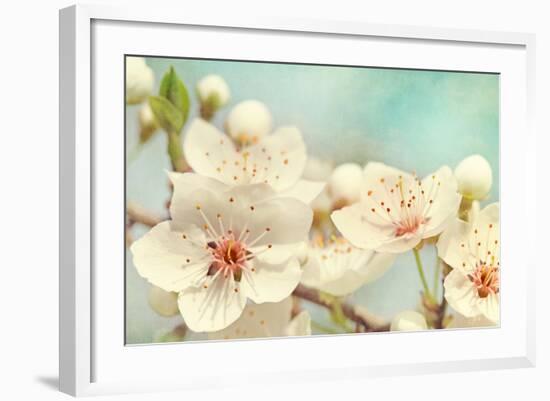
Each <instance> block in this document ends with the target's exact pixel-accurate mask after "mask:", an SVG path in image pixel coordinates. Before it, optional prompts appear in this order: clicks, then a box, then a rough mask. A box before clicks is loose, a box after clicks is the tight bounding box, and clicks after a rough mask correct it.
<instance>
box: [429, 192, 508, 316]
mask: <svg viewBox="0 0 550 401" xmlns="http://www.w3.org/2000/svg"><path fill="white" fill-rule="evenodd" d="M474 216H475V217H474V219H473V220H472V221H471V222H469V223H466V222H464V221H461V220H459V219H456V220H455V221H454V222H453V223H452V224H451V225H450V226H449V227H448V228H447V229H446V230H445V231H444V232H443V233H442V234H441V236H440V238H439V241H438V243H437V249H438V254H439V257H440V258H442V259H443V260H444V261H445V262H446V263H447V264H448V265H449V266H451V267H452V268H453V271H452V272H451V273H449V274H448V275H447V277H446V278H445V283H444V285H445V298H446V299H447V301H448V302H449V304H450V305H451V306H452V307H453V308H454V309H455V310H456V311H457V312H459V313H460V314H462V315H464V316H466V317H476V316H479V315H483V316H484V317H485V318H487V319H489V320H490V321H492V322H493V323H497V322H498V321H499V314H500V301H499V297H500V222H499V205H498V203H493V204H491V205H489V206H487V207H485V208H484V209H483V210H481V211H480V212H479V213H476V214H475V215H474Z"/></svg>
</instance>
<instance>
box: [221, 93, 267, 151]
mask: <svg viewBox="0 0 550 401" xmlns="http://www.w3.org/2000/svg"><path fill="white" fill-rule="evenodd" d="M272 124H273V118H272V117H271V113H270V112H269V110H268V108H267V107H266V105H265V104H263V103H262V102H260V101H258V100H245V101H244V102H241V103H239V104H237V105H236V106H235V107H233V109H232V110H231V112H230V113H229V116H228V117H227V131H228V132H229V135H231V137H232V138H233V139H235V140H236V141H238V142H239V143H241V144H252V143H256V142H258V141H259V140H260V139H261V138H263V137H264V136H266V135H267V134H269V132H271V127H272Z"/></svg>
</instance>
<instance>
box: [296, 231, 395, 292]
mask: <svg viewBox="0 0 550 401" xmlns="http://www.w3.org/2000/svg"><path fill="white" fill-rule="evenodd" d="M394 260H395V256H394V255H392V254H381V253H376V252H374V251H371V250H365V249H359V248H356V247H355V246H353V245H351V244H350V243H349V242H348V241H347V240H346V239H344V238H342V237H339V238H332V239H330V240H328V241H324V240H323V239H322V237H319V238H317V239H316V240H314V241H312V243H311V244H310V246H309V248H308V252H307V257H306V261H305V263H304V265H303V270H304V273H303V275H302V280H301V282H302V283H303V284H304V285H306V286H308V287H313V288H317V289H319V290H321V291H323V292H326V293H328V294H331V295H334V296H344V295H348V294H351V293H352V292H354V291H355V290H357V289H358V288H359V287H361V286H363V285H364V284H367V283H370V282H372V281H374V280H376V279H378V278H380V277H381V276H382V275H383V274H384V273H385V272H386V271H387V270H388V269H389V267H390V266H391V265H392V264H393V262H394Z"/></svg>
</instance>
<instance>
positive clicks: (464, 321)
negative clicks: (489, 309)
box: [447, 313, 495, 329]
mask: <svg viewBox="0 0 550 401" xmlns="http://www.w3.org/2000/svg"><path fill="white" fill-rule="evenodd" d="M492 326H495V322H492V321H490V320H489V319H487V318H486V317H485V316H483V315H478V316H475V317H466V316H464V315H461V314H460V313H453V315H452V318H451V321H450V323H449V325H448V326H447V328H448V329H460V328H470V327H492Z"/></svg>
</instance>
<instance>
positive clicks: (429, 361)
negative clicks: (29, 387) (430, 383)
mask: <svg viewBox="0 0 550 401" xmlns="http://www.w3.org/2000/svg"><path fill="white" fill-rule="evenodd" d="M186 29H188V30H189V32H187V34H188V35H191V31H190V30H192V31H193V33H192V34H193V35H197V37H196V38H195V39H197V38H198V39H201V40H203V43H205V44H206V48H205V49H197V48H193V49H191V48H188V49H181V47H176V44H175V43H174V41H172V42H171V41H164V42H163V45H162V48H160V47H159V48H158V49H156V48H155V47H153V46H154V44H155V42H154V40H153V39H151V40H148V38H152V37H155V38H157V39H158V38H161V37H163V35H166V34H167V33H168V32H169V31H170V32H172V33H174V32H178V35H179V34H182V35H185V34H186V33H185V30H186ZM144 30H148V31H147V32H148V35H147V36H140V35H141V33H142V32H143V31H144ZM124 32H126V33H127V34H124ZM130 32H131V33H132V35H130V34H129V33H130ZM140 32H141V33H140ZM123 34H124V37H122V36H121V35H123ZM260 34H261V35H262V38H263V39H264V40H266V41H272V43H273V44H274V47H272V49H275V50H273V51H278V50H277V49H279V48H282V47H284V46H282V45H281V43H282V42H281V41H284V40H288V39H289V38H290V39H293V40H294V39H301V40H303V41H304V43H306V42H309V41H316V40H317V39H316V38H324V39H323V40H324V41H325V44H328V42H330V41H331V40H333V39H334V38H338V40H339V41H341V42H340V43H343V44H346V45H348V44H349V45H350V46H362V43H371V42H372V43H374V44H372V43H371V44H372V49H373V53H372V54H373V56H371V57H375V56H376V57H379V58H378V60H380V61H378V62H377V61H376V60H375V61H374V62H375V63H379V64H380V65H382V66H389V67H399V66H406V67H413V68H428V69H429V68H432V69H451V70H452V69H453V68H449V66H451V67H452V66H453V64H452V63H453V62H454V63H455V64H454V69H456V70H481V71H483V70H487V71H492V72H498V73H501V74H502V75H501V76H502V77H503V87H504V89H503V92H502V93H501V95H502V96H501V113H502V115H503V116H504V117H502V116H501V188H502V190H501V197H502V198H503V199H504V202H503V204H502V220H503V224H502V226H503V231H502V243H503V244H504V246H503V255H502V260H503V261H504V262H503V264H504V263H506V260H508V261H509V263H510V264H519V265H520V266H521V269H516V270H514V271H510V273H509V275H508V273H507V272H504V273H503V275H508V278H507V277H506V276H504V277H503V282H504V283H505V285H504V287H503V288H504V290H503V292H502V305H503V307H502V314H503V315H502V325H501V327H500V328H497V329H489V330H481V329H476V330H455V331H446V332H445V333H443V332H441V333H439V332H438V333H432V332H426V333H421V332H419V333H400V334H398V335H393V334H383V335H358V336H338V337H321V338H300V339H275V340H254V341H237V342H227V343H225V342H214V343H205V344H185V347H186V348H185V350H184V351H185V355H186V357H187V359H188V360H191V361H194V362H196V363H195V364H194V365H193V366H192V369H188V370H187V371H185V372H184V374H178V375H175V374H174V373H173V370H174V369H173V366H174V364H173V362H170V360H169V358H170V355H173V354H174V353H176V354H180V353H182V350H183V349H182V348H181V347H182V346H183V345H180V346H178V345H151V346H144V347H130V348H128V347H125V346H124V340H123V338H122V337H120V336H119V335H118V334H119V333H120V330H121V329H120V328H119V327H118V326H117V328H116V329H112V327H113V324H115V325H116V322H117V321H119V320H120V316H121V315H120V311H121V308H120V305H118V303H119V302H120V301H121V299H122V297H120V298H117V295H116V291H117V288H118V287H117V285H119V284H120V276H113V277H112V280H111V277H107V276H108V274H111V273H103V272H102V273H101V274H97V271H95V270H94V269H95V268H96V267H97V266H98V263H99V264H100V265H101V266H103V264H104V263H105V261H106V260H108V259H105V258H109V257H111V256H113V255H114V254H112V253H110V252H111V251H105V250H102V249H103V248H102V247H103V245H102V241H103V240H102V239H98V238H97V237H96V235H97V233H98V230H99V231H101V230H104V229H105V227H106V225H107V224H114V223H112V222H113V221H117V222H120V224H122V218H121V219H120V220H116V219H117V218H118V217H117V215H116V213H117V210H118V209H116V208H115V209H113V210H108V207H106V206H105V204H104V202H102V199H101V196H102V194H105V193H107V192H106V191H108V190H109V188H111V186H112V187H113V188H114V186H116V185H118V184H120V181H117V177H118V178H120V174H122V172H120V174H119V173H117V172H116V171H118V170H117V169H119V168H120V166H121V165H122V166H123V163H124V161H123V160H122V158H121V160H118V161H117V160H116V158H117V155H118V156H120V155H122V153H117V152H118V150H119V148H118V146H120V143H119V142H117V139H116V138H117V137H116V135H114V136H113V138H111V139H105V138H102V139H101V140H99V141H97V140H96V139H97V138H95V137H94V132H95V131H94V130H97V129H98V127H99V128H105V127H112V128H113V132H115V133H116V132H118V128H119V127H120V126H118V125H117V124H119V123H120V119H123V113H121V115H120V116H115V117H113V120H109V119H105V118H104V117H103V116H104V113H103V110H104V109H102V108H104V107H111V109H112V107H113V105H112V104H111V103H109V101H108V99H106V98H102V100H105V102H104V103H105V105H104V106H103V105H98V97H100V98H101V97H102V96H105V94H106V93H109V91H111V92H110V93H111V97H113V98H115V100H114V101H116V99H123V96H124V93H123V89H122V88H123V86H122V81H120V79H121V77H123V69H122V68H119V69H117V68H118V67H120V66H121V65H122V64H119V65H118V67H117V65H114V66H113V69H114V70H115V71H116V73H114V74H112V76H111V75H109V76H107V75H105V74H104V73H103V71H104V69H102V67H103V64H102V63H104V62H105V61H110V60H111V59H108V57H112V56H113V55H114V57H118V56H117V55H123V54H128V53H130V54H152V53H151V52H155V51H158V52H160V54H161V55H165V56H181V55H189V56H197V55H198V54H199V53H200V52H204V53H201V55H210V56H211V57H219V58H224V57H225V58H238V59H246V58H247V57H252V56H250V52H251V49H252V50H254V49H255V48H254V47H251V46H253V45H252V44H251V43H253V42H254V40H253V39H257V38H254V37H253V36H254V35H260ZM201 35H205V36H204V37H202V36H201ZM219 35H228V37H231V38H233V39H235V38H236V40H237V41H236V42H234V43H235V46H226V48H225V49H221V50H219V51H217V52H215V51H213V50H212V49H214V47H212V48H209V46H210V41H209V40H211V42H212V46H215V42H216V40H212V38H219V37H220V36H219ZM285 37H286V38H287V39H285ZM106 38H107V39H109V40H108V41H106ZM209 38H210V39H209ZM239 38H242V41H243V43H244V42H246V43H248V44H245V45H243V46H240V44H239V43H237V42H238V40H240V39H239ZM319 40H321V39H319ZM381 41H383V42H384V43H383V46H380V44H381ZM157 43H158V41H157ZM180 43H181V42H180ZM277 43H279V45H277ZM312 43H313V42H312ZM377 44H378V45H377ZM256 46H257V45H256ZM296 46H298V44H296ZM391 46H401V47H400V48H399V49H402V50H403V52H395V53H396V54H395V55H393V54H389V53H390V50H384V49H385V48H388V49H390V48H391ZM340 47H341V48H342V49H341V50H340V53H339V55H338V56H337V55H336V53H338V52H337V51H336V50H335V51H334V54H331V55H327V56H326V57H327V58H326V59H325V58H323V57H325V56H318V54H317V53H315V46H313V47H312V49H311V52H308V54H302V55H300V54H299V53H300V52H297V51H294V53H292V49H287V52H288V53H287V56H285V55H280V56H279V57H288V60H294V61H307V62H311V61H316V62H328V61H329V58H328V57H340V58H341V59H340V60H342V59H344V58H346V57H347V58H349V63H350V64H356V65H364V60H362V59H360V56H358V55H355V56H354V55H353V54H351V52H350V51H349V49H350V48H353V47H346V46H340ZM412 47H414V49H415V52H416V51H420V52H426V55H429V54H432V53H433V50H434V48H433V47H436V48H437V50H438V52H441V53H440V55H439V58H440V59H441V60H438V59H437V58H436V57H435V56H434V57H425V58H423V59H422V60H416V59H413V58H411V57H412V56H411V54H409V55H408V57H410V59H409V61H408V62H407V63H406V65H405V64H403V63H404V62H403V57H407V53H408V52H407V49H408V48H412ZM430 47H432V48H430ZM346 48H347V49H348V50H346ZM534 48H535V38H534V35H531V34H525V33H508V32H484V31H471V30H459V29H442V28H427V27H415V26H397V25H395V26H392V25H375V24H369V23H363V22H349V21H316V20H294V19H292V18H280V19H277V18H258V17H247V18H243V19H242V20H235V19H226V18H224V17H223V16H216V15H189V14H187V12H184V11H183V10H165V9H159V8H154V7H151V8H147V9H142V8H139V7H132V8H112V7H109V6H103V5H102V6H96V5H93V6H92V5H86V6H83V5H79V6H72V7H69V8H66V9H63V10H61V11H60V327H59V330H60V363H59V365H60V366H59V374H60V390H61V391H63V392H66V393H68V394H72V395H76V396H80V395H94V394H108V393H127V392H142V391H166V390H182V389H202V388H212V387H218V386H238V385H239V381H238V380H234V378H235V376H234V375H235V374H243V373H246V374H247V375H248V377H249V378H251V379H252V378H253V379H254V380H255V383H256V384H257V385H281V383H283V384H284V383H285V382H292V381H296V380H300V381H303V380H326V379H328V378H331V379H338V378H344V377H346V378H353V379H356V380H361V379H363V378H366V377H373V376H381V375H401V374H421V373H430V372H441V371H445V372H452V371H465V370H478V369H501V368H512V367H530V366H534V363H535V334H534V333H535V327H534V326H535V313H534V311H535V305H534V302H535V294H534V288H535V283H534V270H535V263H536V262H535V257H534V255H535V253H534V252H529V251H528V250H529V249H532V248H533V247H534V245H531V244H529V243H528V241H527V240H526V239H525V238H519V235H518V234H517V232H518V231H519V232H526V231H528V230H531V231H534V230H535V228H534V227H535V224H536V220H535V216H536V212H535V209H534V207H533V205H532V204H531V203H530V202H529V199H535V197H536V193H535V184H534V182H535V181H534V180H535V133H534V130H533V128H532V124H533V116H532V113H533V111H534V104H533V102H534V83H535V77H534ZM376 49H378V50H376ZM294 50H296V49H294ZM346 51H347V52H348V53H347V54H346ZM247 52H248V53H247ZM213 53H215V54H213ZM264 53H265V50H264V52H262V51H260V50H259V49H257V48H256V49H255V50H254V54H255V56H256V58H257V59H259V60H261V59H264V58H265V57H268V55H267V53H265V54H264ZM291 53H292V54H291ZM397 53H399V54H397ZM247 54H248V55H249V56H247ZM460 54H464V57H462V59H461V61H460V62H458V61H456V60H455V59H454V58H453V57H455V58H458V56H457V55H460ZM445 55H448V57H445ZM453 55H454V56H453ZM117 60H118V59H117ZM346 60H347V59H346ZM453 60H454V61H453ZM119 61H120V62H121V61H122V58H121V59H120V60H119ZM98 82H100V83H99V84H98ZM107 83H109V86H107ZM111 84H112V85H111ZM117 85H120V86H117ZM107 89H108V90H107ZM511 93H516V94H517V96H516V97H515V98H512V97H511V96H510V94H511ZM101 103H102V104H103V102H101ZM120 103H122V101H121V102H120ZM114 114H116V113H114ZM114 119H116V121H115V120H114ZM514 132H515V134H514ZM120 135H121V137H120V138H119V139H118V140H119V141H121V138H122V137H123V132H122V131H121V132H120ZM108 141H115V142H112V143H110V142H108ZM111 145H113V146H111ZM98 158H99V159H101V163H98V161H99V159H98ZM512 162H513V165H514V167H513V168H512V167H511V166H510V164H512ZM106 169H108V170H111V172H112V171H115V173H114V174H111V175H112V176H113V178H112V179H111V178H108V179H107V178H105V177H106ZM106 180H112V182H111V181H109V183H106V182H107V181H106ZM518 186H519V187H518ZM514 188H515V190H514ZM517 188H520V190H518V189H517ZM122 190H123V188H120V189H119V191H122ZM115 198H116V199H117V201H116V202H114V203H115V204H116V205H118V206H116V205H115V206H116V207H119V206H120V205H119V203H120V202H118V199H119V198H118V193H117V195H115ZM113 213H114V214H113ZM113 219H114V220H113ZM507 227H514V228H515V230H511V229H509V228H507ZM116 229H117V228H116V227H114V228H113V231H115V230H116ZM120 240H122V236H121V237H120ZM115 242H116V241H115ZM507 243H508V244H511V243H514V244H515V245H516V246H514V247H509V248H506V244H507ZM121 249H122V248H121ZM117 257H118V256H117ZM113 260H116V258H115V259H113ZM516 262H517V263H516ZM102 263H103V264H102ZM108 263H110V262H108ZM114 264H116V263H114ZM120 270H121V271H122V270H123V267H122V265H121V266H120ZM112 274H118V273H112ZM108 283H111V284H108ZM98 288H99V289H100V290H101V293H102V299H101V300H98V299H97V297H95V298H94V294H95V292H96V291H98ZM119 291H120V295H122V292H123V291H122V287H120V288H119ZM104 301H108V302H109V303H110V304H111V305H116V307H113V308H110V309H112V311H109V310H107V308H106V305H105V304H106V302H104ZM111 312H112V313H111ZM123 324H124V320H120V322H119V325H120V326H121V327H122V326H123ZM111 330H115V332H114V333H115V335H113V332H112V331H111ZM434 334H435V336H434ZM113 338H114V340H111V339H113ZM478 338H482V341H481V342H484V343H485V344H490V346H486V347H475V346H471V344H472V342H475V341H474V340H476V339H478ZM445 341H455V342H456V343H455V344H458V345H457V346H456V347H454V348H455V350H454V351H452V352H451V351H449V352H447V351H446V350H445V351H441V350H438V348H437V347H438V344H439V343H441V344H443V343H444V342H445ZM390 343H391V344H392V347H393V350H394V352H393V354H392V355H391V356H390V355H387V356H384V355H383V353H380V354H379V355H378V354H376V353H375V352H374V350H373V351H372V352H371V353H369V354H368V355H369V358H364V356H363V355H361V353H355V355H354V354H353V353H348V354H346V355H342V352H341V351H340V353H338V350H342V349H345V347H347V346H350V347H353V346H355V347H358V346H360V347H362V348H365V349H368V347H375V348H376V349H379V350H382V351H383V350H384V349H387V347H388V344H390ZM266 344H269V347H266ZM428 344H431V345H430V346H431V347H433V349H434V352H433V353H432V354H430V352H429V351H426V352H420V351H419V350H422V346H423V345H428ZM433 344H435V345H433ZM461 344H462V346H461ZM465 344H470V347H468V351H467V352H466V351H465V348H466V347H465V346H464V345H465ZM171 347H172V348H171ZM173 347H179V348H173ZM320 347H323V349H324V350H325V354H324V356H323V358H322V359H318V358H317V357H316V355H317V354H318V351H319V349H320ZM342 347H344V348H342ZM384 347H386V348H384ZM399 350H409V351H407V352H406V353H405V352H404V351H403V352H402V353H401V354H400V353H399ZM285 352H290V353H292V354H293V355H300V353H303V355H307V356H308V358H302V359H299V360H297V361H294V362H293V364H292V366H289V365H290V364H288V361H287V360H285V359H284V358H282V357H277V356H278V355H283V354H284V353H285ZM259 353H262V354H263V357H262V359H261V360H255V362H256V365H255V366H254V369H252V368H251V367H250V365H247V361H249V360H251V358H253V357H254V355H258V354H259ZM296 353H298V354H296ZM236 354H238V355H239V363H238V364H237V365H238V366H236V365H228V364H224V363H220V364H219V365H220V366H216V367H215V368H212V366H209V365H208V364H207V363H205V362H204V361H202V360H201V359H200V358H201V355H203V356H204V357H205V359H208V358H209V357H210V356H214V355H218V356H219V357H220V358H221V359H223V360H228V359H231V358H232V357H234V355H236ZM161 362H163V363H162V364H161ZM140 363H143V365H145V366H146V367H149V368H150V367H151V366H153V367H155V373H153V372H152V371H151V372H148V373H147V372H145V373H143V377H140V376H139V374H140V373H139V372H136V371H134V370H133V368H132V367H134V368H135V366H137V364H140ZM233 371H234V372H233ZM179 377H183V379H180V378H179Z"/></svg>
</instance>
